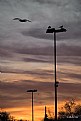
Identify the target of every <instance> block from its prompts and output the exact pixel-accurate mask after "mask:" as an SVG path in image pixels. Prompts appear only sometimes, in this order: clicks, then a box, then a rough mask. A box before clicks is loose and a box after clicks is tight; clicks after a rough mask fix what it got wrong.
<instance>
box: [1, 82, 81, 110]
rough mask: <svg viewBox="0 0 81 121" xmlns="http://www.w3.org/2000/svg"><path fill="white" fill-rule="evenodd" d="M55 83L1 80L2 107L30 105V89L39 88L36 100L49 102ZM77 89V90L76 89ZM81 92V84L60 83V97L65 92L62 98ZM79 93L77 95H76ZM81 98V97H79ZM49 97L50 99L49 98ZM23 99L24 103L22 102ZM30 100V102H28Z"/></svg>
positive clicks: (78, 94) (51, 99) (51, 98)
mask: <svg viewBox="0 0 81 121" xmlns="http://www.w3.org/2000/svg"><path fill="white" fill-rule="evenodd" d="M53 85H54V84H53V83H52V82H39V81H36V82H35V81H31V80H22V81H19V82H18V81H16V82H0V95H1V98H0V99H1V102H2V103H1V105H0V107H1V108H9V107H19V106H21V107H22V106H26V105H27V104H28V105H29V103H30V99H31V96H30V94H27V92H26V91H27V90H28V89H37V90H38V92H37V93H36V94H35V101H36V102H40V101H41V102H42V103H45V102H46V103H47V102H49V101H50V103H51V102H53V100H54V99H53V97H54V96H53V93H54V92H53V90H54V89H53V88H54V87H53ZM75 89H76V90H75ZM80 92H81V84H73V83H60V84H59V87H58V97H60V95H61V96H62V94H64V97H63V96H62V97H63V98H62V99H65V98H67V97H71V98H73V97H76V96H77V97H78V96H80ZM76 94H77V95H76ZM78 98H79V97H78ZM47 99H48V100H47ZM22 101H23V103H22ZM27 101H28V103H27ZM37 104H39V103H37Z"/></svg>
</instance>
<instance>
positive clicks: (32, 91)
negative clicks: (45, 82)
mask: <svg viewBox="0 0 81 121" xmlns="http://www.w3.org/2000/svg"><path fill="white" fill-rule="evenodd" d="M27 92H31V93H32V121H34V108H33V93H34V92H37V90H35V89H34V90H27Z"/></svg>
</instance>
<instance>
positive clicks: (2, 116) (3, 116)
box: [0, 111, 13, 121]
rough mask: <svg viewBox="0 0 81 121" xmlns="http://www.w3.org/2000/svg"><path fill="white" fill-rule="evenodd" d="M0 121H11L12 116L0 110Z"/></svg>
mask: <svg viewBox="0 0 81 121" xmlns="http://www.w3.org/2000/svg"><path fill="white" fill-rule="evenodd" d="M0 121H13V117H12V116H10V113H7V112H6V111H5V112H0Z"/></svg>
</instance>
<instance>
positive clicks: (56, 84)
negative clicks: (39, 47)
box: [46, 25, 67, 121]
mask: <svg viewBox="0 0 81 121" xmlns="http://www.w3.org/2000/svg"><path fill="white" fill-rule="evenodd" d="M66 31H67V30H66V29H65V28H64V27H63V25H62V26H60V27H59V29H55V28H51V26H49V27H48V29H47V30H46V33H54V65H55V66H54V70H55V73H54V76H55V121H57V87H58V83H59V82H58V81H57V79H56V33H59V32H66Z"/></svg>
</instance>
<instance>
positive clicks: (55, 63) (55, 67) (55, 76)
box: [54, 32, 57, 121]
mask: <svg viewBox="0 0 81 121" xmlns="http://www.w3.org/2000/svg"><path fill="white" fill-rule="evenodd" d="M54 65H55V66H54V68H55V69H54V70H55V73H54V74H55V121H57V85H56V84H57V82H56V32H54Z"/></svg>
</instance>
